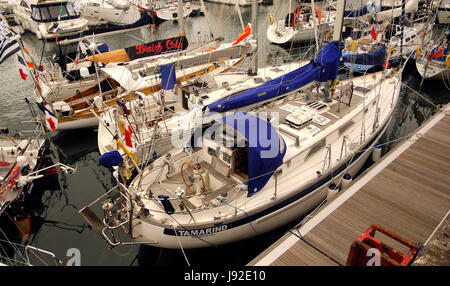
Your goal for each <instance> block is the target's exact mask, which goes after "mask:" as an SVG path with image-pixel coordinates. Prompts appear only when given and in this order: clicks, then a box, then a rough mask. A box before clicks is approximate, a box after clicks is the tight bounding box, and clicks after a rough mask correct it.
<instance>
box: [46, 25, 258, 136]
mask: <svg viewBox="0 0 450 286" xmlns="http://www.w3.org/2000/svg"><path fill="white" fill-rule="evenodd" d="M247 36H248V37H246V38H245V39H244V38H242V39H241V40H242V41H239V42H235V43H226V44H222V45H220V46H219V47H217V48H213V49H212V50H211V49H207V50H202V51H200V52H198V53H195V54H193V55H181V56H179V57H173V58H171V59H166V60H165V61H164V59H163V60H161V61H154V62H146V61H143V62H140V61H136V62H134V63H130V64H128V65H122V64H120V63H119V64H114V63H110V64H108V65H106V66H105V67H103V68H100V69H98V72H99V74H104V78H105V80H104V81H102V82H100V78H97V81H98V84H97V85H96V86H94V87H93V88H91V89H88V90H87V91H85V92H83V93H79V94H75V95H73V96H70V97H68V98H65V99H62V100H58V101H53V102H49V101H48V100H47V99H46V98H43V97H42V96H41V95H40V93H39V92H38V93H37V95H38V96H37V101H38V102H41V105H44V108H42V109H45V110H47V111H50V112H52V113H53V115H54V116H55V117H56V119H57V120H58V130H65V129H76V128H88V127H94V126H97V125H98V119H97V117H96V116H95V115H94V114H93V113H92V110H93V111H94V112H95V113H97V114H101V113H102V112H103V110H104V109H105V108H108V107H111V106H114V105H115V104H116V103H117V102H118V101H120V100H124V101H128V100H131V99H133V98H136V96H137V95H136V92H141V93H144V94H146V93H152V92H155V91H158V90H160V89H161V78H160V72H161V67H164V66H171V67H172V68H173V69H174V70H175V69H176V71H175V73H176V80H177V81H178V82H185V81H187V80H189V79H192V78H194V77H198V76H201V75H203V74H206V73H209V72H212V71H216V70H217V71H225V70H227V69H228V68H229V67H230V66H233V65H236V64H239V63H240V62H241V61H242V58H243V57H244V56H245V55H246V54H247V53H248V52H250V51H252V50H253V49H254V44H252V40H251V37H249V36H250V33H249V34H247ZM176 67H182V69H180V68H176ZM102 85H103V86H105V85H106V86H107V87H109V89H107V90H106V91H104V90H102Z"/></svg>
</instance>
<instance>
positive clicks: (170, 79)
mask: <svg viewBox="0 0 450 286" xmlns="http://www.w3.org/2000/svg"><path fill="white" fill-rule="evenodd" d="M160 69H161V87H162V89H164V90H172V89H173V88H174V87H175V81H176V79H177V76H176V73H175V64H167V65H162V66H160Z"/></svg>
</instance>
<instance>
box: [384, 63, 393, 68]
mask: <svg viewBox="0 0 450 286" xmlns="http://www.w3.org/2000/svg"><path fill="white" fill-rule="evenodd" d="M390 66H391V63H390V62H385V63H384V64H383V67H384V68H385V69H387V68H389V67H390Z"/></svg>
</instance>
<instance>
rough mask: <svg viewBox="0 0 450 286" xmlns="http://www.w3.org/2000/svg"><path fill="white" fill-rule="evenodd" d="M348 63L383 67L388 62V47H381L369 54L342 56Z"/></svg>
mask: <svg viewBox="0 0 450 286" xmlns="http://www.w3.org/2000/svg"><path fill="white" fill-rule="evenodd" d="M342 60H343V61H344V62H346V63H352V64H358V65H374V66H375V65H382V64H384V62H385V60H386V46H385V45H381V46H380V47H379V48H378V49H376V50H374V51H372V52H369V53H363V54H358V53H348V54H345V55H343V56H342Z"/></svg>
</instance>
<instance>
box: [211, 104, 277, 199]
mask: <svg viewBox="0 0 450 286" xmlns="http://www.w3.org/2000/svg"><path fill="white" fill-rule="evenodd" d="M219 120H220V121H222V122H223V123H224V124H225V125H227V126H229V127H231V128H233V129H234V130H236V131H237V132H238V133H239V134H240V135H241V136H244V137H245V139H246V146H248V158H247V163H248V193H247V195H248V196H251V195H253V194H254V193H256V192H258V191H260V190H261V189H262V188H263V187H264V186H265V185H266V184H267V182H268V181H269V179H270V178H271V177H272V175H273V173H274V172H275V171H276V170H277V168H278V167H279V166H281V164H283V158H284V155H285V154H286V144H285V142H284V140H283V138H281V136H280V135H279V134H278V132H277V130H276V129H275V128H274V127H273V126H272V124H270V122H267V121H266V120H264V119H262V118H259V117H256V116H254V115H251V114H249V113H245V112H236V113H232V114H230V115H227V116H225V117H223V118H221V119H219Z"/></svg>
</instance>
